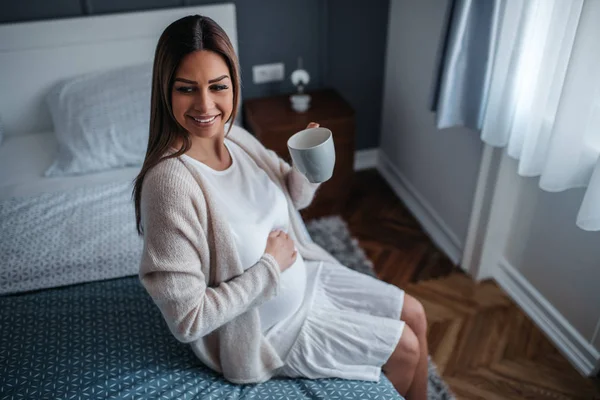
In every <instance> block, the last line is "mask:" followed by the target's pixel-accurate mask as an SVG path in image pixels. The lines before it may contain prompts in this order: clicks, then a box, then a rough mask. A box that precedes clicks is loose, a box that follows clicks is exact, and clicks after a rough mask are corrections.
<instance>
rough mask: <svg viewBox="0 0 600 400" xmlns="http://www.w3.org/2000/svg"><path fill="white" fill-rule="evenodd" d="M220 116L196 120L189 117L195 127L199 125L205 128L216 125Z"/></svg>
mask: <svg viewBox="0 0 600 400" xmlns="http://www.w3.org/2000/svg"><path fill="white" fill-rule="evenodd" d="M220 115H221V114H219V115H214V116H212V117H209V118H195V117H192V116H191V115H188V116H187V117H188V118H189V119H190V120H191V122H192V123H193V124H194V125H197V126H200V127H203V128H205V127H208V126H212V125H214V124H215V122H216V121H217V119H218V118H219V116H220ZM203 121H206V122H203Z"/></svg>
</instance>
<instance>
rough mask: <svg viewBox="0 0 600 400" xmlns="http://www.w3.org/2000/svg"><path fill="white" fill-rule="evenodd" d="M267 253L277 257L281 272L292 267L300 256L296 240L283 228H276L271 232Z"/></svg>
mask: <svg viewBox="0 0 600 400" xmlns="http://www.w3.org/2000/svg"><path fill="white" fill-rule="evenodd" d="M265 253H267V254H270V255H272V256H273V258H275V260H276V261H277V263H278V264H279V269H280V271H281V272H283V271H285V270H286V269H288V268H289V267H291V266H292V264H293V263H294V262H295V261H296V257H297V256H298V252H297V251H296V249H295V246H294V241H293V240H292V239H290V237H289V236H288V234H287V233H285V232H283V231H282V230H274V231H272V232H271V233H269V237H268V238H267V248H266V249H265Z"/></svg>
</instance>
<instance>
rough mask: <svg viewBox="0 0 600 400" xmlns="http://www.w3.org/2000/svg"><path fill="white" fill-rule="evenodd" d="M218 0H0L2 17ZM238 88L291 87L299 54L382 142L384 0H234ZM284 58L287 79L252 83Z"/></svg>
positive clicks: (367, 140) (362, 140) (365, 133)
mask: <svg viewBox="0 0 600 400" xmlns="http://www.w3.org/2000/svg"><path fill="white" fill-rule="evenodd" d="M224 2H226V1H218V0H52V1H47V0H13V1H7V0H4V1H0V23H2V22H18V21H30V20H39V19H49V18H66V17H74V16H82V15H97V14H107V13H117V12H127V11H139V10H149V9H158V8H171V7H178V6H183V5H201V4H215V3H224ZM230 2H233V3H235V5H236V11H237V23H238V44H239V57H240V64H241V74H242V85H243V87H242V90H243V96H244V98H246V99H250V98H254V97H262V96H268V95H272V94H281V93H290V92H292V91H293V90H294V88H293V86H292V85H291V83H290V82H289V79H288V77H289V75H290V73H291V71H292V70H293V69H295V68H296V65H297V58H298V57H299V56H301V57H303V60H304V68H305V69H307V70H308V71H309V73H310V74H311V79H312V80H311V83H310V84H309V88H320V87H334V88H335V89H337V90H338V91H339V92H340V93H341V94H342V96H343V97H344V98H346V100H348V102H349V103H350V104H351V105H352V106H353V107H354V109H355V111H356V121H357V138H356V139H357V140H356V143H357V148H358V149H365V148H371V147H377V145H378V143H379V131H380V116H381V98H382V96H381V93H382V91H381V90H382V82H383V70H384V56H385V41H386V34H387V21H388V17H387V14H388V5H389V0H374V1H361V2H353V4H352V5H351V6H348V5H346V4H347V2H344V1H341V0H286V1H280V0H252V1H249V0H236V1H230ZM272 62H283V63H284V64H285V71H286V80H285V81H284V82H277V83H270V84H263V85H255V84H253V83H252V66H253V65H256V64H266V63H272Z"/></svg>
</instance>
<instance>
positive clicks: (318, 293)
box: [186, 139, 404, 381]
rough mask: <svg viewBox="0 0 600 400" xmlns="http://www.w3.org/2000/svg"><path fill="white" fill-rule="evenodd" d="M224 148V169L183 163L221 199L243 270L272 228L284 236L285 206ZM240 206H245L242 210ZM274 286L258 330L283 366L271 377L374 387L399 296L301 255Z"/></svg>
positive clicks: (393, 338) (397, 328) (260, 176)
mask: <svg viewBox="0 0 600 400" xmlns="http://www.w3.org/2000/svg"><path fill="white" fill-rule="evenodd" d="M225 144H226V147H227V148H228V150H229V153H230V154H231V157H232V160H233V163H232V165H231V166H230V167H229V168H228V169H226V170H225V171H215V170H213V169H211V168H210V167H208V166H207V165H205V164H203V163H201V162H199V161H197V160H194V159H192V158H190V157H187V156H186V157H187V158H188V159H189V160H190V161H192V162H193V165H196V166H197V168H198V171H199V172H200V173H201V174H203V177H205V178H207V180H208V181H209V182H210V184H211V185H214V189H216V190H215V191H216V192H218V193H219V192H220V194H221V195H222V198H221V200H222V201H223V202H224V205H225V207H224V209H225V210H227V212H228V214H227V215H228V216H229V217H230V219H229V223H230V227H231V228H232V231H233V232H234V235H235V237H236V245H237V246H238V252H239V253H240V260H242V262H243V265H244V267H245V268H248V267H250V266H251V265H253V264H254V263H256V261H257V260H258V259H259V258H260V256H261V255H262V254H263V253H264V249H265V246H266V241H267V236H268V233H269V232H270V231H271V230H273V229H282V230H284V231H287V229H288V227H289V215H288V210H287V203H286V201H285V196H284V194H283V193H282V192H281V190H280V189H279V188H278V187H277V185H275V184H274V183H273V182H272V181H271V180H270V179H269V177H268V176H267V175H266V173H265V172H264V171H263V170H262V169H260V168H259V167H258V166H257V165H256V163H254V161H253V160H252V159H251V158H250V157H249V156H248V155H247V154H246V153H245V152H244V151H243V150H242V149H241V148H239V147H238V146H237V145H236V144H235V143H233V142H231V141H229V140H228V139H225ZM236 174H237V175H238V176H237V177H236V178H234V176H235V175H236ZM232 182H235V184H233V183H232ZM250 182H251V185H250V184H249V183H250ZM231 199H235V200H233V201H232V200H231ZM244 200H248V203H246V204H241V203H244ZM257 200H260V201H257ZM282 204H283V207H282ZM236 209H241V210H244V212H243V213H240V212H237V213H236V212H235V210H236ZM230 210H233V211H232V212H229V211H230ZM257 216H260V218H258V217H257ZM257 218H258V219H257ZM251 224H255V225H254V227H253V228H252V234H250V231H248V230H247V229H250V225H251ZM244 227H245V228H244ZM245 229H246V230H245ZM244 233H245V235H244ZM248 235H250V236H252V240H254V241H255V242H254V245H253V247H249V246H248V245H247V244H248ZM243 237H245V238H246V240H242V238H243ZM238 238H239V239H240V240H239V242H238V240H237V239H238ZM250 263H251V264H250ZM288 272H289V273H288ZM280 282H281V285H282V287H281V290H280V293H279V295H278V296H277V297H275V298H273V299H271V300H269V301H268V302H267V303H264V304H263V305H261V306H259V314H260V317H261V323H262V326H263V332H264V334H265V336H266V337H267V339H268V340H269V342H270V343H271V344H272V345H273V347H274V348H275V349H276V350H277V352H278V354H279V356H280V357H281V358H282V360H284V363H285V365H284V366H283V367H282V368H280V369H279V370H278V371H277V373H276V375H277V376H287V377H304V378H311V379H316V378H333V377H336V378H343V379H359V380H368V381H378V380H379V377H380V374H381V366H382V365H383V364H385V362H386V361H387V360H388V358H389V357H390V355H391V354H392V352H393V351H394V349H395V348H396V345H397V344H398V341H399V340H400V336H401V335H402V331H403V329H404V322H403V321H401V320H400V314H401V312H402V306H403V302H404V291H403V290H401V289H399V288H397V287H396V286H393V285H390V284H388V283H385V282H383V281H380V280H378V279H376V278H373V277H370V276H367V275H365V274H362V273H359V272H356V271H353V270H351V269H349V268H347V267H344V266H342V265H339V264H333V263H329V262H320V261H305V260H302V258H301V257H300V254H298V258H297V259H296V262H295V263H294V264H293V265H292V267H290V268H289V269H288V270H286V271H284V272H283V273H282V275H281V280H280Z"/></svg>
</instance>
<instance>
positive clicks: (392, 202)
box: [342, 169, 600, 400]
mask: <svg viewBox="0 0 600 400" xmlns="http://www.w3.org/2000/svg"><path fill="white" fill-rule="evenodd" d="M342 216H343V218H344V219H345V221H346V222H347V223H348V226H349V228H350V231H351V232H352V235H353V236H354V237H356V238H357V239H358V241H359V243H360V245H361V246H362V248H363V249H364V250H365V252H366V254H367V256H368V257H369V258H370V259H371V260H372V261H373V263H374V266H375V270H376V273H377V275H378V276H379V278H381V279H382V280H384V281H386V282H389V283H391V284H394V285H396V286H398V287H400V288H402V289H404V290H405V291H406V292H407V293H409V294H411V295H412V296H414V297H416V298H418V299H419V300H420V301H421V302H422V303H423V305H424V307H425V310H426V312H427V317H428V323H429V331H428V340H429V348H430V353H431V356H432V358H433V360H434V361H435V363H436V364H437V366H438V369H439V371H440V373H441V374H442V376H443V377H444V379H445V380H446V382H447V383H448V384H449V386H450V387H451V389H452V390H453V391H454V393H455V394H456V395H457V397H458V398H459V399H485V400H494V399H588V400H589V399H600V389H599V388H600V385H599V384H598V381H597V380H592V379H588V378H585V377H583V376H581V375H580V374H579V373H578V372H577V371H576V370H575V369H574V368H573V367H572V366H571V365H570V364H569V362H568V361H567V360H566V359H565V358H564V357H563V356H562V355H561V354H560V353H559V352H558V350H557V349H556V348H555V347H554V345H552V343H551V342H550V341H549V340H548V338H547V337H546V336H545V335H544V333H543V332H541V331H540V330H539V329H538V328H537V327H536V326H535V324H534V323H533V322H532V321H531V320H530V319H529V318H528V317H527V316H526V315H525V314H524V313H523V312H522V311H521V310H520V308H519V307H518V306H517V305H516V304H515V303H514V302H513V301H512V300H511V299H510V298H509V297H508V296H507V295H506V294H505V293H504V292H503V291H502V289H500V288H499V287H498V285H496V283H494V282H492V281H486V282H482V283H478V284H476V283H475V282H474V281H473V280H472V279H470V278H469V277H468V276H467V275H465V274H464V273H462V272H461V271H460V270H459V269H458V268H456V267H455V266H454V265H452V262H451V261H450V260H449V259H448V258H447V257H446V256H445V255H444V254H443V253H442V252H441V251H440V250H439V249H438V248H437V247H436V246H435V245H434V244H433V243H432V241H431V240H430V239H429V238H428V237H427V235H426V234H425V232H424V231H423V229H422V228H421V227H420V225H419V224H418V222H417V221H416V220H415V218H414V217H413V216H412V215H411V214H410V212H409V211H408V210H407V208H406V207H405V206H404V205H403V204H402V202H401V201H400V200H399V199H398V198H397V197H396V195H395V194H394V192H393V191H392V190H391V189H390V187H389V186H388V185H387V183H386V182H385V181H384V179H383V178H382V177H381V176H380V175H379V173H378V172H377V171H376V170H374V169H373V170H364V171H360V172H356V173H355V175H354V181H353V185H352V190H351V194H350V198H349V200H348V201H347V202H346V203H345V206H344V209H343V213H342Z"/></svg>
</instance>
